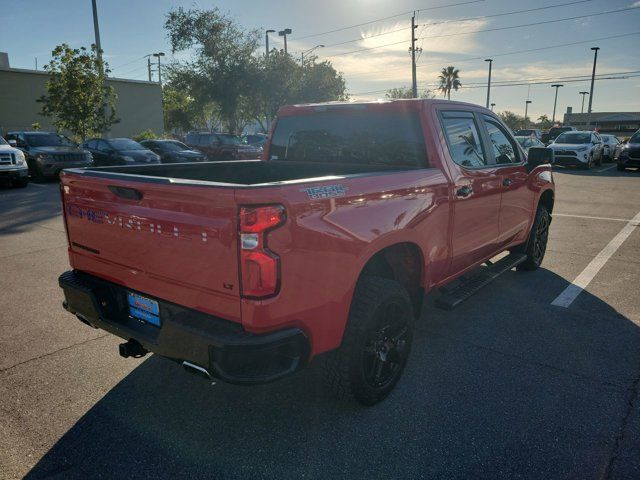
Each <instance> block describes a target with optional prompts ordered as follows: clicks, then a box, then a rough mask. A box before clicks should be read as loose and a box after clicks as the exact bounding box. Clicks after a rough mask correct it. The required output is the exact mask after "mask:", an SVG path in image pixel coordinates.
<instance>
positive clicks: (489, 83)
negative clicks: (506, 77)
mask: <svg viewBox="0 0 640 480" xmlns="http://www.w3.org/2000/svg"><path fill="white" fill-rule="evenodd" d="M484 61H485V62H489V81H488V82H487V108H489V97H490V96H491V65H493V58H485V60H484Z"/></svg>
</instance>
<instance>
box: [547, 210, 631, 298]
mask: <svg viewBox="0 0 640 480" xmlns="http://www.w3.org/2000/svg"><path fill="white" fill-rule="evenodd" d="M638 225H640V212H638V213H637V214H636V216H635V217H633V218H632V219H631V220H629V221H628V222H627V224H626V225H625V226H624V227H622V230H620V232H618V234H617V235H616V236H615V237H613V239H612V240H611V241H610V242H609V243H608V244H607V246H606V247H604V248H603V249H602V250H601V251H600V253H598V255H596V256H595V258H594V259H593V260H591V262H589V265H587V266H586V268H585V269H584V270H583V271H582V272H581V273H580V275H578V276H577V277H576V279H575V280H574V281H573V282H572V283H571V285H569V286H568V287H567V288H565V289H564V290H563V292H562V293H561V294H560V295H558V296H557V297H556V299H555V300H554V301H553V302H551V305H555V306H556V307H564V308H568V307H569V305H571V304H572V303H573V301H574V300H575V299H576V298H577V297H578V295H580V292H582V290H584V289H585V288H587V285H589V284H590V283H591V280H593V277H595V276H596V274H597V273H598V272H599V271H600V269H601V268H602V267H604V264H605V263H607V260H609V258H611V256H612V255H613V254H614V253H616V250H618V248H620V245H622V243H623V242H624V241H625V240H626V239H627V237H629V235H631V232H633V230H634V229H635V228H636V227H637V226H638Z"/></svg>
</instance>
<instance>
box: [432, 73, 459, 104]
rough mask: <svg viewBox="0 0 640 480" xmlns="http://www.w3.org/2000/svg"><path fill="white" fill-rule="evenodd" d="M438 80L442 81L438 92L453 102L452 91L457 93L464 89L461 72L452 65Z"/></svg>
mask: <svg viewBox="0 0 640 480" xmlns="http://www.w3.org/2000/svg"><path fill="white" fill-rule="evenodd" d="M438 80H439V81H440V85H439V86H438V90H439V91H440V92H441V93H442V95H443V96H445V97H447V99H449V100H451V90H456V91H457V90H458V89H459V88H460V87H462V83H461V82H460V70H458V69H457V68H455V67H453V66H451V65H449V66H448V67H444V68H443V69H442V71H441V72H440V75H438Z"/></svg>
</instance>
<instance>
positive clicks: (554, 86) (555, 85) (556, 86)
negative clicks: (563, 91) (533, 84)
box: [551, 83, 564, 123]
mask: <svg viewBox="0 0 640 480" xmlns="http://www.w3.org/2000/svg"><path fill="white" fill-rule="evenodd" d="M551 87H552V88H555V89H556V98H555V100H554V101H553V118H552V119H551V122H552V123H555V121H556V104H557V103H558V89H559V88H560V87H564V85H562V84H559V83H556V84H554V85H551Z"/></svg>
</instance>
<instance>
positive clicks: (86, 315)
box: [58, 270, 310, 385]
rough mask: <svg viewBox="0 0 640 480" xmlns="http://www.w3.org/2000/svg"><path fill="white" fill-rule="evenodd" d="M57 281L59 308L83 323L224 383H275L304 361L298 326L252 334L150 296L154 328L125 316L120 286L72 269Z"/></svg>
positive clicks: (305, 354)
mask: <svg viewBox="0 0 640 480" xmlns="http://www.w3.org/2000/svg"><path fill="white" fill-rule="evenodd" d="M58 281H59V284H60V287H61V288H62V289H63V290H64V295H65V301H64V303H63V306H64V308H65V309H66V310H67V311H69V312H71V313H73V314H74V315H76V316H77V317H78V318H79V319H80V320H81V321H82V322H84V323H87V324H89V325H91V326H93V327H95V328H101V329H103V330H105V331H107V332H110V333H112V334H114V335H117V336H118V337H120V338H123V339H125V340H130V339H133V340H136V341H137V342H139V343H140V344H141V345H142V346H143V347H144V348H145V349H147V350H149V351H150V352H154V353H157V354H159V355H162V356H164V357H168V358H171V359H173V360H177V361H181V362H182V361H187V362H189V363H191V364H195V365H197V366H200V367H202V368H205V369H207V371H208V372H209V374H210V375H211V376H213V377H216V378H219V379H220V380H223V381H226V382H229V383H236V384H244V385H249V384H258V383H266V382H271V381H274V380H278V379H280V378H282V377H284V376H287V375H289V374H291V373H294V372H295V371H297V370H299V369H301V368H302V367H303V366H304V365H305V364H306V363H307V360H308V358H309V351H310V348H309V342H308V339H307V337H306V336H305V335H304V333H303V332H302V331H301V330H299V329H297V328H288V329H285V330H278V331H275V332H273V333H268V334H264V335H255V334H251V333H248V332H246V331H245V330H243V328H242V326H241V325H240V324H237V323H234V322H230V321H228V320H224V319H221V318H217V317H214V316H211V315H207V314H205V313H202V312H198V311H196V310H191V309H188V308H185V307H181V306H179V305H176V304H173V303H169V302H165V301H163V300H161V299H158V298H153V299H154V300H156V301H158V303H159V308H160V320H161V326H160V327H156V326H154V325H151V324H149V323H145V322H143V321H141V320H138V319H135V318H133V317H131V316H130V315H129V310H128V303H127V292H128V290H127V289H126V288H124V287H122V286H120V285H117V284H115V283H111V282H107V281H105V280H102V279H99V278H97V277H95V276H92V275H88V274H85V273H82V272H79V271H75V270H74V271H69V272H65V273H63V274H62V275H61V276H60V278H59V279H58ZM138 293H140V294H141V295H145V294H144V293H143V292H138ZM150 298H152V297H150Z"/></svg>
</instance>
